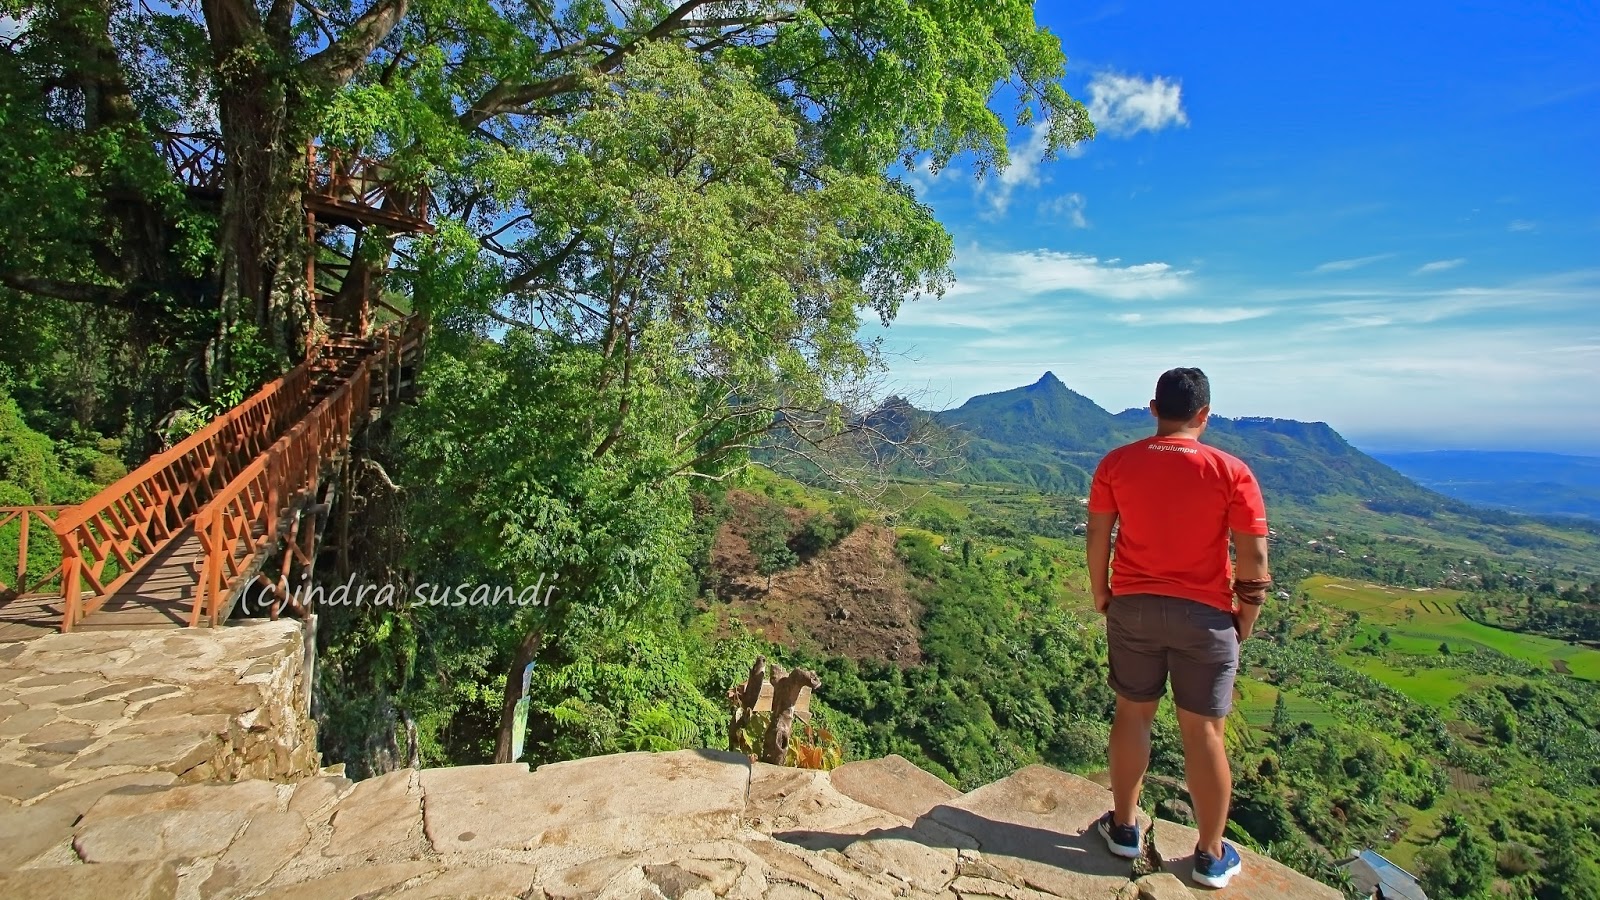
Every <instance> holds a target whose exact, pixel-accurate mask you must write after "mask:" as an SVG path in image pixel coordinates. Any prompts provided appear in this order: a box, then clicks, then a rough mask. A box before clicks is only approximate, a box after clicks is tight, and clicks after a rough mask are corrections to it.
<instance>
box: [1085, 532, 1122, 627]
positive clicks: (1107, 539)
mask: <svg viewBox="0 0 1600 900" xmlns="http://www.w3.org/2000/svg"><path fill="white" fill-rule="evenodd" d="M1116 524H1117V514H1116V513H1114V512H1092V513H1089V533H1088V544H1089V547H1088V552H1089V587H1090V589H1091V590H1092V591H1093V592H1094V608H1095V609H1097V610H1099V611H1100V613H1101V614H1102V615H1104V614H1105V611H1106V610H1107V609H1108V608H1110V606H1111V529H1112V528H1113V527H1115V526H1116Z"/></svg>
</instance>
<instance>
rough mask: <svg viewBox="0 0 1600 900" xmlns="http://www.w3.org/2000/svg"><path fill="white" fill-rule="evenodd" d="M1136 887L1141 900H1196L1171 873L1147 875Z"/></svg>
mask: <svg viewBox="0 0 1600 900" xmlns="http://www.w3.org/2000/svg"><path fill="white" fill-rule="evenodd" d="M1136 885H1137V886H1138V888H1139V900H1194V893H1193V892H1191V891H1190V890H1189V889H1188V888H1187V887H1185V886H1184V884H1183V882H1181V881H1179V880H1178V876H1176V875H1174V874H1172V873H1171V872H1157V873H1156V874H1154V875H1146V876H1144V877H1143V878H1141V879H1139V880H1138V881H1137V882H1136ZM1229 893H1232V892H1231V891H1230V892H1229Z"/></svg>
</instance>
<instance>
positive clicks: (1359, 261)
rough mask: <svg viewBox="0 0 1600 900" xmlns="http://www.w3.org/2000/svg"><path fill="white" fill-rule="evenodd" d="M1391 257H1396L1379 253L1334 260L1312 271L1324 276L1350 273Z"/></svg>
mask: <svg viewBox="0 0 1600 900" xmlns="http://www.w3.org/2000/svg"><path fill="white" fill-rule="evenodd" d="M1391 256H1394V254H1393V253H1379V254H1377V255H1376V256H1358V257H1356V258H1355V259H1334V260H1329V261H1328V262H1325V263H1323V264H1322V265H1320V266H1317V267H1316V268H1315V269H1312V270H1311V271H1312V272H1313V273H1315V274H1317V275H1322V274H1324V273H1327V272H1348V271H1350V270H1351V269H1359V268H1361V267H1362V266H1369V265H1372V264H1373V263H1375V262H1378V261H1380V260H1385V259H1388V258H1389V257H1391Z"/></svg>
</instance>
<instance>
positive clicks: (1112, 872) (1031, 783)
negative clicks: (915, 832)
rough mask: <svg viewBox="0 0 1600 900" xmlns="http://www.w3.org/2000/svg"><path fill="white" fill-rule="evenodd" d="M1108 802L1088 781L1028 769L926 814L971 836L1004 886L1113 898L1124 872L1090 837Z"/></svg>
mask: <svg viewBox="0 0 1600 900" xmlns="http://www.w3.org/2000/svg"><path fill="white" fill-rule="evenodd" d="M1109 803H1110V794H1109V792H1107V791H1106V790H1105V789H1104V788H1102V787H1100V786H1099V785H1097V784H1095V783H1093V782H1091V781H1089V780H1088V779H1085V778H1080V777H1078V776H1076V775H1068V774H1066V773H1065V772H1059V771H1057V770H1055V769H1052V768H1050V767H1048V766H1028V767H1027V768H1024V769H1019V770H1018V771H1016V772H1013V773H1012V774H1011V775H1009V776H1007V777H1005V778H1002V779H1001V780H999V781H996V782H994V783H992V784H988V785H985V786H983V787H981V788H978V789H977V790H975V791H972V792H970V793H967V794H964V795H962V796H961V797H958V798H956V799H954V800H952V801H950V802H949V803H947V804H944V805H941V806H937V807H934V809H933V810H932V812H931V813H930V815H931V816H932V817H933V819H934V820H935V821H937V822H939V823H941V824H943V825H946V826H948V827H950V828H953V829H955V830H956V831H960V832H964V833H966V834H969V835H971V836H972V837H973V838H975V839H976V840H977V842H978V846H979V848H980V849H981V850H982V852H983V858H984V860H985V861H986V862H988V863H989V864H991V865H993V866H994V867H995V868H997V869H999V870H1000V871H1002V872H1004V873H1006V874H1008V875H1010V876H1011V878H1010V879H1008V880H1011V881H1015V882H1018V883H1020V884H1024V885H1026V886H1028V887H1030V888H1033V889H1035V890H1040V891H1044V892H1046V893H1051V894H1056V895H1058V896H1062V897H1073V898H1079V900H1113V898H1115V897H1116V896H1117V894H1118V892H1119V891H1121V890H1122V887H1123V885H1125V884H1127V883H1128V876H1129V874H1130V867H1129V864H1128V861H1127V860H1125V859H1121V858H1119V857H1116V856H1113V855H1111V853H1110V851H1108V850H1107V849H1106V846H1105V842H1104V841H1102V840H1101V839H1100V836H1099V835H1098V834H1096V833H1095V832H1094V831H1093V827H1094V823H1095V820H1096V819H1098V818H1099V817H1100V815H1101V814H1103V813H1104V812H1105V811H1106V809H1107V808H1108V807H1109Z"/></svg>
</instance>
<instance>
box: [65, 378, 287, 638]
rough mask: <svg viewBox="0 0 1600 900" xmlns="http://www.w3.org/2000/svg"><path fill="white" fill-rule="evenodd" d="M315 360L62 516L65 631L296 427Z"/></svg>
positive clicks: (113, 591)
mask: <svg viewBox="0 0 1600 900" xmlns="http://www.w3.org/2000/svg"><path fill="white" fill-rule="evenodd" d="M316 364H317V359H316V357H312V358H311V359H308V360H306V361H305V362H303V363H301V364H300V365H299V366H297V367H296V368H295V369H294V370H293V371H291V372H289V374H287V375H285V376H283V377H282V378H279V379H277V380H276V381H273V382H272V383H270V384H268V385H266V386H265V387H263V388H262V389H261V390H259V391H257V392H256V394H255V395H254V396H252V397H251V398H250V399H249V400H246V401H245V402H244V403H242V404H240V405H239V406H237V407H234V408H233V409H232V410H230V411H229V412H227V413H226V414H224V415H222V416H220V417H218V418H217V419H214V420H213V421H212V422H211V423H210V424H208V425H206V427H204V428H202V429H200V430H199V431H197V432H195V433H194V434H192V435H190V436H189V437H187V438H185V439H184V440H183V441H181V442H180V443H178V444H177V445H176V446H174V447H172V448H171V449H169V450H166V451H164V452H162V453H158V454H157V455H155V456H154V457H151V459H150V460H149V461H148V462H146V463H145V464H144V465H142V466H140V467H139V468H137V469H135V470H133V471H132V472H129V473H128V474H127V475H126V476H124V477H123V478H122V479H120V480H119V481H117V482H116V483H115V484H113V485H111V486H110V487H108V488H106V489H105V490H103V491H101V492H100V493H98V494H96V495H95V496H94V497H92V498H91V499H89V500H88V501H87V502H85V503H83V504H81V505H79V506H76V507H73V508H72V509H70V510H68V511H66V512H64V513H62V514H61V516H60V518H58V519H57V520H56V522H55V527H54V531H55V534H56V537H57V539H58V540H59V541H60V542H61V555H62V562H61V565H62V578H61V594H62V596H63V597H64V598H65V600H66V603H65V614H64V616H63V620H62V625H61V627H62V630H63V631H71V630H72V627H73V626H74V625H76V624H78V623H79V622H81V621H82V620H83V617H84V616H86V615H88V614H90V613H92V612H94V611H95V610H97V609H99V608H100V607H101V606H102V605H104V603H105V601H106V600H107V598H109V597H110V596H111V595H112V594H114V593H116V591H117V589H118V588H119V587H121V586H122V585H123V584H124V583H125V582H126V581H127V580H128V579H129V578H131V577H133V575H134V574H135V573H136V572H138V571H139V570H140V568H141V567H142V566H143V565H144V564H145V563H146V562H147V561H148V560H150V559H151V558H152V557H153V556H154V555H155V554H156V553H157V552H158V551H159V550H161V549H162V548H163V547H165V546H166V545H167V544H168V543H169V542H171V541H172V540H173V539H174V538H175V537H177V536H178V535H179V534H180V533H182V532H183V531H184V529H185V528H186V527H187V525H188V523H189V521H190V520H191V519H192V518H193V517H194V515H195V514H196V513H197V512H199V510H201V509H202V508H204V507H205V505H206V504H208V503H210V502H211V501H212V499H213V498H214V497H215V496H216V495H217V494H218V493H219V492H220V491H221V490H222V489H223V488H224V487H226V486H227V485H228V484H230V483H231V482H232V481H233V480H234V479H235V478H237V477H238V474H239V473H240V472H242V471H243V470H244V469H245V467H246V466H248V465H249V464H250V463H251V461H252V460H254V459H255V458H256V457H258V456H260V455H261V454H262V453H263V452H265V451H266V449H267V448H268V447H270V446H271V445H272V443H273V441H275V440H276V439H277V438H278V437H279V436H280V435H282V434H283V432H284V431H286V430H287V429H288V428H289V426H290V425H291V424H293V422H294V421H295V419H296V417H298V416H299V415H300V413H301V412H302V411H303V410H304V409H305V408H306V406H307V405H308V404H309V402H310V398H311V390H312V387H313V384H314V380H315V371H314V368H315V366H316ZM113 575H114V577H113ZM85 589H87V590H85Z"/></svg>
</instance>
